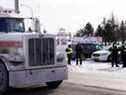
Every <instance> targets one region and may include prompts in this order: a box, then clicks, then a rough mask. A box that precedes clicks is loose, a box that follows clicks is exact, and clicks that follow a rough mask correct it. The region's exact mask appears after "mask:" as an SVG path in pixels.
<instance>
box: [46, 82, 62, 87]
mask: <svg viewBox="0 0 126 95" xmlns="http://www.w3.org/2000/svg"><path fill="white" fill-rule="evenodd" d="M62 82H63V81H62V80H61V81H53V82H47V83H46V84H47V86H48V88H52V89H55V88H57V87H58V86H59V85H60V84H61V83H62Z"/></svg>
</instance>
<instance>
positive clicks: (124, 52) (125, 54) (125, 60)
mask: <svg viewBox="0 0 126 95" xmlns="http://www.w3.org/2000/svg"><path fill="white" fill-rule="evenodd" d="M121 59H122V65H123V67H126V48H125V45H124V43H122V47H121Z"/></svg>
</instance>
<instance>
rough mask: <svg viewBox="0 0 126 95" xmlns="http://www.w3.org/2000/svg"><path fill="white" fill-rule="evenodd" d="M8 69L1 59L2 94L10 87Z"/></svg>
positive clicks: (0, 79) (0, 80)
mask: <svg viewBox="0 0 126 95" xmlns="http://www.w3.org/2000/svg"><path fill="white" fill-rule="evenodd" d="M8 83H9V79H8V71H7V68H6V66H5V65H4V63H2V62H1V61H0V95H1V94H2V93H3V92H5V91H6V90H7V88H8Z"/></svg>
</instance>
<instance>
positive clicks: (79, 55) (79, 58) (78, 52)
mask: <svg viewBox="0 0 126 95" xmlns="http://www.w3.org/2000/svg"><path fill="white" fill-rule="evenodd" d="M79 61H80V65H82V47H81V45H80V44H79V43H78V44H77V45H76V65H78V62H79Z"/></svg>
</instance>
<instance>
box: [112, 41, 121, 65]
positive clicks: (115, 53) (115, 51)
mask: <svg viewBox="0 0 126 95" xmlns="http://www.w3.org/2000/svg"><path fill="white" fill-rule="evenodd" d="M111 51H112V62H111V65H112V67H114V65H115V66H116V67H119V66H118V48H117V46H116V42H114V43H113V47H112V50H111Z"/></svg>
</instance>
